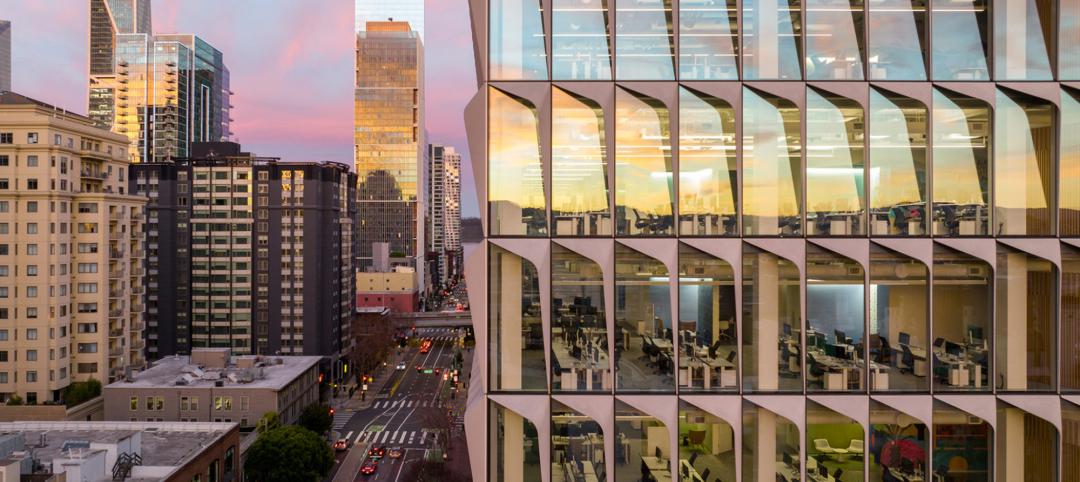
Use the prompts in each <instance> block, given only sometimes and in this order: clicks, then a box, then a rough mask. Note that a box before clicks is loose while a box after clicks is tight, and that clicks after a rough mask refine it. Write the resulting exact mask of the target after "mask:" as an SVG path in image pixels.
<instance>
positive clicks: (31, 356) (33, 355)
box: [26, 350, 37, 361]
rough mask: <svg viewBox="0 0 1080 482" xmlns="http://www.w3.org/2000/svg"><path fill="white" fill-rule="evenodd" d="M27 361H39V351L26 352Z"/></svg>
mask: <svg viewBox="0 0 1080 482" xmlns="http://www.w3.org/2000/svg"><path fill="white" fill-rule="evenodd" d="M26 361H37V350H26Z"/></svg>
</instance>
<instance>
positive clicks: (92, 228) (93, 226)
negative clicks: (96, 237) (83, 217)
mask: <svg viewBox="0 0 1080 482" xmlns="http://www.w3.org/2000/svg"><path fill="white" fill-rule="evenodd" d="M96 232H98V225H97V223H79V233H80V234H90V233H96Z"/></svg>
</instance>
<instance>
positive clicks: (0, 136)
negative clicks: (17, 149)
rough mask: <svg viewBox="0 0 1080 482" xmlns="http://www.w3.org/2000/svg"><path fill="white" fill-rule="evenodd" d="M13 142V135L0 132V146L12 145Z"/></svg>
mask: <svg viewBox="0 0 1080 482" xmlns="http://www.w3.org/2000/svg"><path fill="white" fill-rule="evenodd" d="M14 142H15V136H14V134H12V133H10V132H0V144H13V143H14Z"/></svg>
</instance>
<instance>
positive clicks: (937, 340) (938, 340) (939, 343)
mask: <svg viewBox="0 0 1080 482" xmlns="http://www.w3.org/2000/svg"><path fill="white" fill-rule="evenodd" d="M943 344H945V339H944V338H938V339H936V340H934V346H936V347H940V346H941V345H943Z"/></svg>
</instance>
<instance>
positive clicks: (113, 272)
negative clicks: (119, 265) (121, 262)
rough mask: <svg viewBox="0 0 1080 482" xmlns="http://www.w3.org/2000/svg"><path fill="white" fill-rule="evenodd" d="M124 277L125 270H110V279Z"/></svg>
mask: <svg viewBox="0 0 1080 482" xmlns="http://www.w3.org/2000/svg"><path fill="white" fill-rule="evenodd" d="M123 277H124V270H122V269H113V270H109V279H120V278H123Z"/></svg>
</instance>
